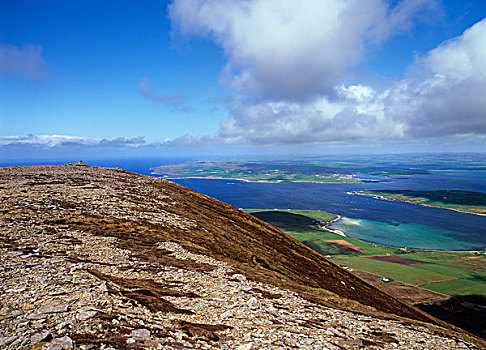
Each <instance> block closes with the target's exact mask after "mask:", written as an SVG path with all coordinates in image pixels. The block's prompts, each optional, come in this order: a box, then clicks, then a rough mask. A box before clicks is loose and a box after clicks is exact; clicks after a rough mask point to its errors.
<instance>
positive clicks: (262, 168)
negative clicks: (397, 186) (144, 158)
mask: <svg viewBox="0 0 486 350" xmlns="http://www.w3.org/2000/svg"><path fill="white" fill-rule="evenodd" d="M152 170H153V172H154V173H155V174H158V175H162V176H165V177H167V178H222V179H242V180H246V181H256V182H333V183H358V182H381V181H388V179H391V178H403V177H408V176H413V175H427V174H431V173H432V172H434V171H441V172H448V173H449V172H450V173H451V174H453V173H454V172H456V171H465V170H467V171H481V170H486V156H485V155H484V154H470V155H464V154H461V155H451V154H448V155H442V154H430V155H420V157H417V155H406V154H401V155H380V157H379V159H378V158H377V157H376V156H365V155H354V156H352V155H347V156H343V155H327V156H316V157H296V158H287V159H278V158H270V157H268V158H258V159H251V158H250V159H243V158H241V159H238V160H235V159H222V158H221V159H220V160H215V159H211V160H207V161H197V162H195V161H193V162H186V163H179V164H172V165H164V166H158V167H154V168H152ZM356 174H360V175H359V176H358V175H356ZM361 174H365V175H366V176H362V177H364V178H366V179H361V178H360V176H361ZM370 175H371V176H370Z"/></svg>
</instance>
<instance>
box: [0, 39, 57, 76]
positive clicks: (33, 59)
mask: <svg viewBox="0 0 486 350" xmlns="http://www.w3.org/2000/svg"><path fill="white" fill-rule="evenodd" d="M4 76H17V77H21V78H24V79H28V80H42V79H45V78H47V77H48V76H49V74H48V73H47V63H46V62H45V61H44V59H43V58H42V47H40V46H34V45H28V46H25V47H24V48H21V49H20V48H18V47H16V46H13V45H9V44H2V45H0V78H1V77H4Z"/></svg>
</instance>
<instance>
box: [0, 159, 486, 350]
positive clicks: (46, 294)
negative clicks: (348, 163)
mask: <svg viewBox="0 0 486 350" xmlns="http://www.w3.org/2000/svg"><path fill="white" fill-rule="evenodd" d="M216 202H217V201H215V200H213V199H210V198H208V197H205V196H202V195H198V194H196V193H195V192H193V191H192V192H191V191H190V190H188V189H185V188H183V187H181V186H178V185H175V184H171V183H169V182H166V181H163V180H159V179H154V178H150V177H142V176H137V175H134V174H129V173H126V172H124V171H121V170H116V169H102V168H91V167H80V166H74V165H69V166H62V167H49V166H45V167H40V166H39V167H11V168H0V227H1V231H0V258H1V260H0V261H1V263H0V271H1V273H0V298H1V300H2V301H1V307H0V348H5V349H27V348H31V349H74V348H76V349H101V348H103V349H109V348H112V349H141V348H142V349H145V348H153V349H184V348H201V349H212V348H220V349H291V348H300V349H349V348H353V349H354V348H355V349H359V348H369V349H381V348H385V349H396V348H401V349H478V348H481V347H482V346H483V345H484V344H483V343H482V342H481V341H480V340H478V339H475V338H474V337H471V336H470V335H468V334H466V333H464V332H461V330H459V329H455V328H453V327H448V326H447V325H445V324H442V323H440V322H435V323H436V325H432V324H431V322H432V323H434V320H433V319H432V318H431V319H430V321H429V322H423V319H421V318H422V317H426V316H423V315H422V314H421V313H420V312H418V311H417V314H416V315H417V317H416V318H418V319H419V320H418V321H417V320H414V319H413V318H414V317H409V318H403V315H401V316H400V317H399V316H397V315H396V314H400V313H402V314H403V313H406V312H409V315H410V316H414V315H415V314H414V310H411V311H408V310H407V309H406V306H403V310H402V309H400V305H401V304H399V303H397V304H396V306H394V307H396V314H395V315H388V314H387V313H386V312H385V311H383V310H385V308H382V307H381V306H380V305H374V304H373V303H372V302H373V299H370V298H368V299H364V301H365V302H368V304H366V305H363V304H362V303H361V302H357V301H356V299H353V298H352V297H354V294H352V293H350V294H349V295H344V292H343V295H340V294H339V293H340V289H337V287H335V286H333V284H332V283H334V281H333V279H335V278H336V276H337V277H338V279H339V280H338V284H340V287H339V288H342V290H347V289H349V290H351V291H352V290H353V289H354V290H356V289H360V288H361V289H362V288H368V287H367V286H366V285H363V286H362V285H361V284H360V283H364V282H362V281H361V282H360V280H358V279H354V277H353V276H351V275H350V274H349V272H347V271H336V273H335V274H334V275H332V274H331V273H330V271H331V269H334V268H338V267H335V266H333V265H329V266H327V265H320V266H321V268H322V270H323V273H324V272H326V271H327V270H326V269H327V268H329V269H330V270H329V272H328V273H327V274H325V276H328V279H329V285H330V286H331V287H330V288H331V291H329V290H328V289H326V288H325V287H327V286H322V287H319V288H318V287H315V286H314V285H315V283H316V282H315V280H314V279H312V275H309V276H302V275H299V276H290V277H289V275H290V274H291V272H292V271H297V270H295V268H292V267H288V270H284V269H283V267H285V266H283V267H281V266H280V265H270V264H272V261H270V260H269V259H268V258H267V257H266V256H265V255H254V254H253V253H252V254H250V255H248V256H246V255H245V254H244V253H245V251H243V249H242V248H240V250H242V251H240V252H237V251H233V252H231V254H229V253H228V251H229V250H230V248H231V247H232V244H236V243H232V240H234V239H235V238H236V237H239V235H238V232H239V231H238V230H240V231H242V232H245V233H246V232H247V231H245V230H246V228H245V227H246V226H245V225H243V220H248V222H250V223H252V224H251V225H253V226H251V225H250V223H249V224H248V225H250V226H251V228H253V229H254V230H256V231H258V230H260V231H261V232H260V234H261V235H263V234H266V235H267V236H266V237H265V239H266V240H268V239H269V235H275V239H286V238H285V237H280V236H278V234H279V233H278V232H279V231H278V232H274V231H268V232H267V231H265V230H267V228H268V225H266V224H264V223H261V222H259V221H254V224H253V221H252V220H254V219H253V218H250V217H248V216H246V214H243V213H242V214H239V213H238V214H236V212H235V214H234V215H242V216H241V219H240V220H236V219H235V217H233V216H231V215H229V214H225V215H227V216H229V219H225V216H224V215H221V213H220V210H223V209H224V210H228V211H230V209H229V206H227V205H224V204H219V202H217V203H216ZM194 203H196V206H195V207H194V208H192V205H193V204H194ZM218 206H221V207H218ZM190 208H192V210H194V213H195V214H194V215H193V214H191V210H190ZM221 208H223V209H221ZM231 210H233V209H231ZM234 210H235V211H236V209H234ZM206 211H207V212H206ZM212 215H215V217H212ZM232 215H233V214H232ZM207 218H210V219H211V220H214V222H213V221H211V222H209V221H206V220H210V219H207ZM225 220H228V221H229V222H232V224H231V225H229V224H225V225H223V226H221V229H222V230H223V229H225V230H229V232H228V234H229V235H230V234H231V233H233V235H230V236H228V237H226V238H225V239H226V240H229V242H230V243H224V242H226V241H224V242H222V241H217V240H216V241H214V242H212V241H211V242H210V239H216V238H218V235H220V234H222V233H221V232H225V231H224V230H223V231H221V232H220V231H219V229H218V227H220V226H219V225H221V222H225ZM258 225H260V226H258ZM268 230H270V229H269V228H268ZM272 237H273V236H272ZM289 242H290V243H289V245H291V246H292V244H295V245H296V246H295V248H293V249H295V250H296V251H297V252H298V253H299V254H300V255H302V256H303V257H304V258H306V259H309V257H313V255H312V253H310V252H309V253H306V252H307V250H306V248H305V246H304V247H303V248H302V247H300V246H299V245H298V243H296V242H293V241H289ZM223 243H224V244H223ZM258 243H259V244H263V243H261V242H258ZM225 244H226V245H225ZM228 244H229V245H228ZM245 245H247V246H250V245H251V243H245ZM218 247H219V248H220V249H222V248H223V247H224V248H226V250H225V251H224V252H223V251H221V252H220V251H218ZM228 247H229V248H228ZM238 247H239V246H238ZM250 248H251V247H250ZM256 249H257V248H255V249H252V250H256ZM282 249H283V248H282ZM238 254H241V256H240V255H238ZM305 254H308V255H305ZM284 258H285V256H284V257H282V258H279V257H278V256H277V255H276V254H275V260H278V259H284ZM289 264H290V263H289ZM275 270H277V271H275ZM289 271H290V272H289ZM295 273H297V272H295ZM348 275H349V276H348ZM302 278H305V279H307V281H308V282H307V284H303V283H302V282H300V281H301V279H302ZM308 285H311V287H308ZM369 288H370V289H369V291H370V292H374V288H372V287H369ZM375 293H376V295H377V298H382V294H380V293H379V292H375ZM316 295H317V296H316ZM383 298H385V297H383ZM377 300H380V299H377ZM390 300H392V299H390ZM383 302H387V300H386V299H384V300H383ZM332 306H335V307H332ZM336 307H338V308H336ZM380 308H381V310H380ZM444 327H448V328H444Z"/></svg>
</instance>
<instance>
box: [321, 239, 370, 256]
mask: <svg viewBox="0 0 486 350" xmlns="http://www.w3.org/2000/svg"><path fill="white" fill-rule="evenodd" d="M324 242H326V243H328V244H330V245H332V246H333V247H335V248H337V249H339V250H340V251H342V252H343V253H364V254H369V252H368V251H366V250H364V249H362V248H360V247H358V246H356V245H354V244H352V243H349V242H348V241H345V240H344V239H336V240H325V241H324Z"/></svg>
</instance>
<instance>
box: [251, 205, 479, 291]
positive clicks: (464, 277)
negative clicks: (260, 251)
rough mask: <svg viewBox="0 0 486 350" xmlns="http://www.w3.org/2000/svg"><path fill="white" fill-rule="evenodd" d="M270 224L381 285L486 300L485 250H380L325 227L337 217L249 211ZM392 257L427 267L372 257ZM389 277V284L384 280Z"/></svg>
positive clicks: (301, 212)
mask: <svg viewBox="0 0 486 350" xmlns="http://www.w3.org/2000/svg"><path fill="white" fill-rule="evenodd" d="M245 211H247V212H249V213H251V214H252V215H254V216H256V217H258V218H260V219H262V220H263V221H266V222H268V223H270V224H272V225H274V226H276V227H278V228H280V229H281V230H283V231H284V232H286V233H287V234H289V235H290V236H292V237H294V238H295V239H297V240H299V241H300V242H302V243H304V244H305V245H307V246H308V247H310V248H311V249H313V250H315V251H317V252H318V253H320V254H322V255H324V256H326V257H328V258H329V259H331V260H332V261H334V262H335V263H337V264H339V265H341V266H345V267H346V268H348V269H351V270H359V271H365V272H369V273H372V274H374V275H376V281H379V282H381V283H387V284H392V285H393V284H398V283H400V282H403V283H406V284H409V285H412V286H416V287H421V288H425V289H428V290H431V291H435V292H439V293H443V294H446V295H450V296H452V295H462V296H463V295H472V294H475V295H483V296H486V254H485V253H484V252H447V251H427V250H415V249H414V250H410V249H400V248H394V247H385V246H379V245H376V244H372V243H368V242H363V241H360V240H358V239H355V238H350V237H343V236H341V235H339V234H336V233H334V232H331V231H329V230H327V229H325V228H324V226H325V223H326V222H330V221H332V220H334V219H336V215H333V214H329V213H325V212H322V211H311V210H261V209H248V210H245ZM326 241H345V242H348V243H350V244H351V245H353V246H355V247H357V248H359V249H362V250H364V251H366V252H367V253H364V252H358V251H351V252H343V251H342V250H340V249H339V248H338V247H336V246H335V245H333V244H330V243H328V242H326ZM375 255H378V256H391V257H400V258H408V259H414V260H419V261H422V262H426V263H427V264H414V265H404V264H400V263H395V262H387V261H379V260H374V259H370V258H366V256H375ZM383 278H385V281H387V282H382V281H383Z"/></svg>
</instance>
